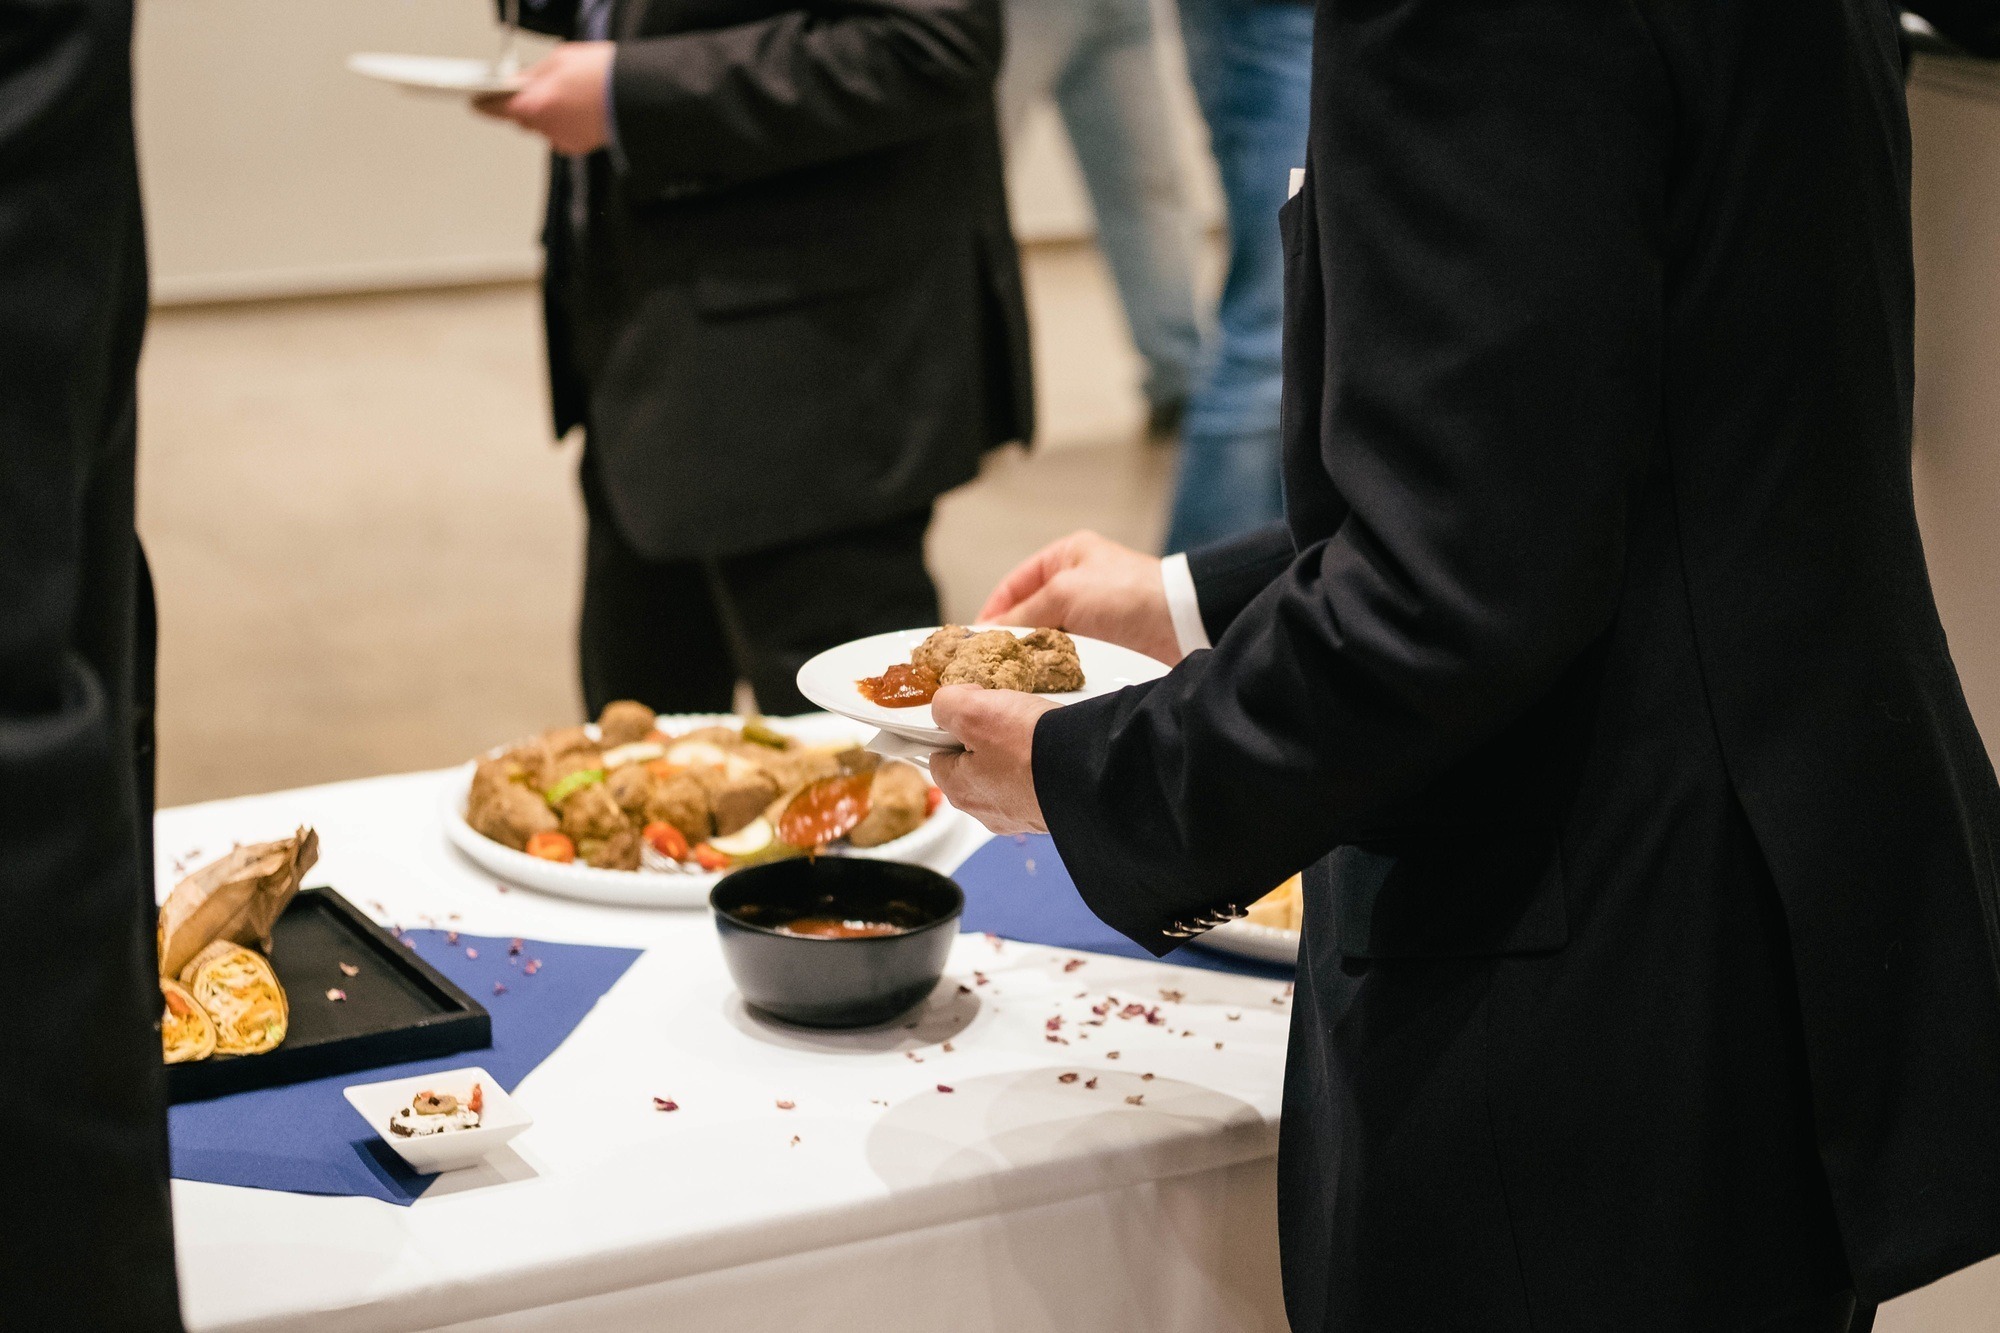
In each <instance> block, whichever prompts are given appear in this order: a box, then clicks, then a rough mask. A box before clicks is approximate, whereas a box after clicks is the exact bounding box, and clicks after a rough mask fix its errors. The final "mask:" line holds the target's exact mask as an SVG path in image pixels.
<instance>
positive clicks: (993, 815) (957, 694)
mask: <svg viewBox="0 0 2000 1333" xmlns="http://www.w3.org/2000/svg"><path fill="white" fill-rule="evenodd" d="M1059 706H1060V705H1058V704H1056V703H1054V702H1052V701H1051V700H1048V699H1041V698H1037V697H1036V696H1035V695H1032V694H1022V693H1021V692H1020V691H1018V690H983V689H981V688H980V687H979V686H977V685H947V686H945V687H944V688H943V689H941V690H939V691H938V692H937V697H936V698H934V699H932V700H931V716H932V717H933V718H935V719H936V720H937V724H938V725H939V726H940V727H942V728H944V729H945V730H946V731H948V732H950V733H951V734H952V735H953V736H956V737H957V738H958V739H959V741H960V742H961V743H962V744H963V745H964V746H965V753H964V754H951V753H946V752H943V751H940V752H939V753H937V754H934V755H932V756H931V778H932V780H934V781H935V782H936V783H937V785H938V787H939V788H940V789H941V790H942V791H943V792H944V794H945V796H946V798H947V799H949V800H950V801H951V803H952V804H953V805H955V806H957V807H958V808H959V809H961V810H963V811H965V813H966V814H968V815H971V816H972V817H973V818H974V819H976V820H978V821H979V822H980V823H982V824H984V825H986V827H987V828H988V829H989V830H991V831H992V832H994V833H1046V832H1048V825H1047V824H1046V823H1044V822H1043V821H1042V803H1041V802H1040V801H1039V800H1037V799H1036V797H1035V769H1034V757H1035V723H1036V721H1037V720H1038V719H1039V718H1040V717H1041V715H1042V714H1043V713H1046V712H1048V711H1049V710H1050V709H1051V708H1056V707H1059Z"/></svg>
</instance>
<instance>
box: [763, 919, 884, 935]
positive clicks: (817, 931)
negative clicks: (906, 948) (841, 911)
mask: <svg viewBox="0 0 2000 1333" xmlns="http://www.w3.org/2000/svg"><path fill="white" fill-rule="evenodd" d="M776 930H777V932H778V933H779V934H780V935H802V936H804V937H805V938H807V939H810V940H865V939H873V938H874V937H876V936H878V935H901V934H902V933H903V927H901V926H892V925H890V924H889V923H888V922H886V921H842V920H841V919H840V918H839V917H832V916H802V917H799V918H798V919H797V920H795V921H787V922H786V923H785V924H784V925H782V926H778V927H776Z"/></svg>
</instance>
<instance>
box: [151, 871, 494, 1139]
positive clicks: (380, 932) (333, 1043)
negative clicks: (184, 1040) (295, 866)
mask: <svg viewBox="0 0 2000 1333" xmlns="http://www.w3.org/2000/svg"><path fill="white" fill-rule="evenodd" d="M342 963H349V964H352V965H353V966H355V967H358V968H360V969H361V970H360V971H359V972H357V973H356V974H355V975H354V976H351V977H350V976H348V975H346V974H345V973H343V972H342V971H341V970H340V965H341V964H342ZM271 966H272V968H273V969H274V970H276V972H277V974H278V981H279V983H280V984H281V985H283V986H284V988H285V995H286V998H287V1000H288V1001H289V1003H290V1006H291V1022H290V1027H289V1030H288V1031H287V1032H286V1034H285V1040H284V1043H283V1044H282V1045H280V1046H279V1047H278V1049H276V1050H274V1051H266V1052H265V1053H264V1054H262V1055H211V1056H210V1057H209V1058H208V1059H206V1060H197V1061H194V1062H192V1063H188V1064H178V1065H169V1066H167V1099H168V1100H169V1101H171V1102H198V1101H203V1100H205V1099H207V1098H210V1097H222V1096H226V1095H227V1094H229V1093H232V1092H247V1091H249V1090H250V1089H252V1088H274V1087H277V1086H278V1085H280V1084H283V1083H301V1082H304V1081H305V1080H306V1079H309V1078H324V1077H326V1076H327V1075H330V1074H349V1073H353V1072H354V1071H356V1070H359V1069H378V1068H380V1067H381V1066H383V1065H393V1064H401V1063H403V1062H404V1061H406V1060H428V1059H433V1058H435V1057H437V1056H441V1055H452V1054H455V1053H456V1052H459V1051H474V1050H479V1049H481V1048H483V1047H487V1046H491V1045H492V1044H493V1020H492V1018H491V1016H489V1015H488V1014H487V1012H486V1009H485V1006H483V1005H481V1004H480V1003H479V1002H478V1001H477V1000H475V999H473V998H472V997H471V996H470V995H467V994H466V993H465V992H464V991H462V990H460V989H459V988H458V987H456V986H454V985H452V984H451V982H449V981H447V980H445V978H444V974H443V973H441V972H439V971H438V970H437V969H436V968H434V967H432V966H431V965H430V964H429V963H426V962H425V961H424V960H423V959H421V958H419V957H417V955H416V951H415V950H413V949H411V948H410V947H409V946H408V945H405V944H403V943H401V942H400V941H398V940H397V939H396V937H395V936H394V935H391V934H390V933H389V932H388V931H386V930H384V929H382V928H381V927H380V926H378V925H376V924H375V923H374V922H373V921H370V920H369V919H368V918H367V917H366V916H364V915H363V914H362V913H361V911H360V910H359V909H358V908H356V907H355V906H354V904H353V903H350V902H349V901H347V899H345V898H343V897H341V896H340V895H339V894H337V893H335V892H334V891H333V890H332V889H326V888H320V889H305V890H302V891H301V892H300V893H299V894H298V896H297V897H295V898H293V899H292V901H291V904H290V905H289V906H287V907H286V908H285V914H284V915H283V916H281V917H279V918H278V924H277V926H276V927H275V928H274V929H273V930H272V931H271ZM330 989H337V990H342V991H345V992H347V998H346V999H345V1000H342V1001H338V1002H336V1001H332V1000H329V999H327V997H326V993H327V991H328V990H330Z"/></svg>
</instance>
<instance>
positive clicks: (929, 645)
mask: <svg viewBox="0 0 2000 1333" xmlns="http://www.w3.org/2000/svg"><path fill="white" fill-rule="evenodd" d="M971 637H972V631H971V630H969V629H967V628H966V627H965V626H963V625H946V626H944V627H943V628H941V629H934V630H932V631H931V635H930V637H929V638H928V639H925V640H924V641H923V642H922V643H920V644H918V645H917V646H916V649H915V651H913V652H912V653H911V654H910V665H911V666H919V667H925V668H927V669H928V670H929V671H930V673H931V674H932V675H934V676H942V675H944V669H945V668H946V667H948V666H950V665H951V659H952V658H954V657H956V656H958V650H959V649H961V648H963V647H964V646H965V643H966V640H968V639H970V638H971Z"/></svg>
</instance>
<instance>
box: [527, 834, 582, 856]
mask: <svg viewBox="0 0 2000 1333" xmlns="http://www.w3.org/2000/svg"><path fill="white" fill-rule="evenodd" d="M528 855H530V856H539V857H540V858H541V859H542V860H544V861H574V860H576V844H575V843H573V842H571V841H570V840H569V835H567V834H564V833H557V832H555V831H553V830H550V831H548V832H544V833H537V834H536V835H535V836H534V837H532V838H529V839H528Z"/></svg>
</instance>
